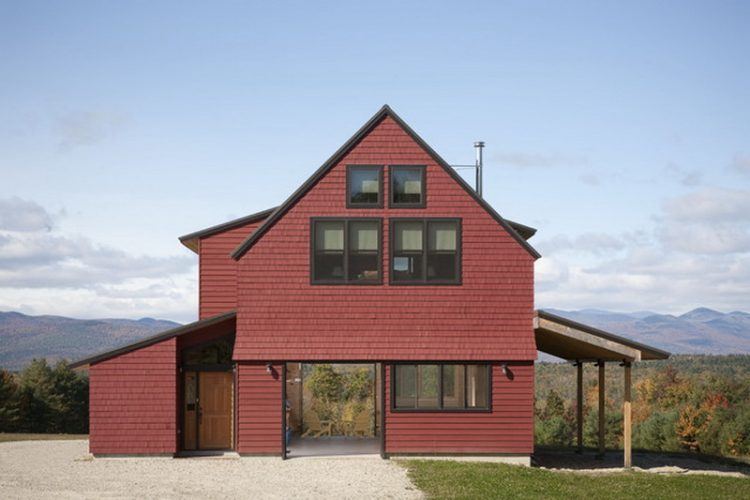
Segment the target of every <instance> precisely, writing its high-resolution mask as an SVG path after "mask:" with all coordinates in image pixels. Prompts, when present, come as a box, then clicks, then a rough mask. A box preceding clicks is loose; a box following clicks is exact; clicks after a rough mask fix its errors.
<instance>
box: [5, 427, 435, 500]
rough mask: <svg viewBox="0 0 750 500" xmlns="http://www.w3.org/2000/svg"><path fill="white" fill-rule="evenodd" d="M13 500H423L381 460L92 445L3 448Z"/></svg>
mask: <svg viewBox="0 0 750 500" xmlns="http://www.w3.org/2000/svg"><path fill="white" fill-rule="evenodd" d="M0 497H2V498H3V499H7V498H32V497H33V498H40V497H55V498H102V497H104V498H135V497H138V498H182V497H210V498H240V497H241V498H282V497H283V498H421V497H422V495H421V493H420V492H419V491H418V490H417V489H416V488H415V487H414V486H413V485H412V484H411V482H410V481H409V479H408V478H407V476H406V471H405V470H404V469H403V468H402V467H399V466H398V465H396V464H394V463H392V462H390V461H388V460H381V459H380V458H377V457H342V458H297V459H291V460H285V461H282V460H281V459H279V458H270V457H269V458H265V457H264V458H256V457H242V458H190V459H171V458H104V459H91V458H90V457H89V455H88V441H16V442H8V443H0Z"/></svg>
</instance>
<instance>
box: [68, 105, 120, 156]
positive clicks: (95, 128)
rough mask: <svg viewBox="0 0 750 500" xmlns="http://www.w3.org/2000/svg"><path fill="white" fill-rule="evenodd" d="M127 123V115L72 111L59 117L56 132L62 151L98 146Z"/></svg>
mask: <svg viewBox="0 0 750 500" xmlns="http://www.w3.org/2000/svg"><path fill="white" fill-rule="evenodd" d="M126 122H127V118H126V117H125V115H122V114H119V113H112V112H102V111H71V112H68V113H65V114H62V115H60V116H58V117H57V118H56V119H55V123H54V132H55V133H56V134H57V136H58V138H59V147H60V150H61V151H68V150H70V149H73V148H75V147H79V146H91V145H94V144H98V143H100V142H102V141H104V140H105V139H107V138H109V137H111V136H112V135H113V134H115V133H116V132H117V131H119V130H120V129H121V128H122V127H123V125H124V124H125V123H126Z"/></svg>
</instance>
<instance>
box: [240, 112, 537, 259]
mask: <svg viewBox="0 0 750 500" xmlns="http://www.w3.org/2000/svg"><path fill="white" fill-rule="evenodd" d="M387 116H390V117H391V118H392V119H393V120H394V121H395V122H396V123H397V124H398V125H399V126H400V127H401V128H402V129H403V130H404V131H405V132H406V133H407V134H408V135H409V136H410V137H411V138H412V139H413V140H414V141H415V142H416V143H417V145H419V146H420V147H421V148H422V149H424V150H425V151H426V152H427V154H429V155H430V156H431V157H432V158H433V160H435V162H436V163H437V164H438V165H440V166H441V167H442V168H443V169H444V170H445V171H446V172H447V173H448V174H449V175H450V176H451V177H452V178H453V180H455V181H456V182H457V183H458V184H459V185H460V186H461V187H463V188H464V190H465V191H466V192H467V193H468V194H469V195H470V196H471V197H472V198H474V200H475V201H476V202H477V203H479V205H480V206H481V207H482V208H484V209H485V211H487V213H489V214H490V215H491V216H492V218H493V219H495V221H497V222H498V224H500V225H501V226H502V227H503V228H504V229H505V230H506V231H507V232H508V234H510V236H511V237H512V238H513V239H515V240H516V241H517V242H518V243H519V244H520V245H521V246H522V247H523V248H524V249H525V250H526V251H527V252H529V254H531V256H532V257H534V258H535V259H538V258H539V257H541V254H539V252H537V251H536V250H535V249H534V247H532V246H531V245H530V244H529V243H528V242H527V241H526V240H525V239H524V238H523V236H521V235H520V234H519V233H518V231H516V229H515V228H514V227H513V226H512V225H511V224H509V223H508V222H507V221H506V220H505V219H503V218H502V216H500V214H499V213H497V211H495V209H494V208H493V207H492V206H491V205H490V204H489V203H487V201H486V200H484V199H483V198H481V197H479V196H478V195H477V193H476V191H475V190H474V189H473V188H472V187H471V186H469V184H468V183H467V182H466V181H465V180H464V179H463V178H461V176H460V175H458V173H456V171H455V170H454V169H453V168H452V167H451V166H450V164H448V162H446V161H445V160H444V159H443V158H442V157H441V156H440V155H439V154H437V152H436V151H435V150H434V149H432V147H431V146H430V145H429V144H427V142H425V140H424V139H422V138H421V137H420V136H419V135H418V134H417V133H416V132H415V131H414V130H413V129H412V128H411V127H410V126H409V125H407V124H406V122H405V121H404V120H403V119H401V117H400V116H398V115H397V114H396V112H395V111H393V109H391V107H390V106H388V104H384V105H383V106H382V107H381V108H380V109H379V110H378V112H377V113H375V114H374V115H373V116H372V117H371V118H370V119H369V120H367V122H365V124H364V125H362V127H360V128H359V130H357V132H355V133H354V135H352V136H351V137H350V138H349V139H348V140H347V141H346V142H345V143H344V144H343V145H342V146H341V147H340V148H339V149H338V150H336V152H335V153H334V154H333V155H331V157H330V158H328V160H326V161H325V163H323V165H321V166H320V167H319V168H318V169H317V170H316V171H315V172H314V173H313V174H312V175H311V176H310V177H309V178H308V179H307V180H306V181H305V182H304V183H303V184H302V185H301V186H300V187H299V188H297V189H296V190H295V191H294V192H293V193H292V194H291V196H289V198H287V199H286V200H285V201H284V203H282V204H281V205H279V207H278V208H277V209H276V210H275V211H274V212H273V213H272V214H271V215H269V216H268V218H267V219H266V220H265V222H263V224H261V225H260V226H259V227H258V228H257V229H256V230H255V231H253V232H252V234H250V235H248V237H247V238H245V240H244V241H242V243H240V244H239V245H238V246H237V248H235V249H234V251H232V253H231V254H230V256H231V257H232V258H233V259H235V260H239V259H240V257H242V256H243V255H244V254H245V252H247V251H248V250H249V249H250V247H252V246H253V245H254V244H255V242H256V241H258V240H259V239H260V238H261V237H262V236H263V234H265V232H266V231H268V230H269V229H270V228H271V227H272V226H273V225H274V224H275V223H276V222H277V221H278V220H279V219H281V217H282V216H283V215H284V214H285V213H286V211H287V210H289V209H290V208H291V207H292V206H293V205H294V204H295V203H296V202H297V201H298V200H299V199H300V198H301V197H302V196H304V194H305V193H306V192H307V191H308V190H309V189H311V188H312V187H313V186H314V185H315V184H316V183H317V182H318V181H319V180H320V179H321V178H322V177H323V176H324V175H325V174H326V173H327V172H328V170H330V169H331V168H333V167H334V166H335V165H336V164H337V163H338V161H339V160H340V159H341V158H342V157H343V156H344V155H345V154H346V153H347V152H348V151H349V150H351V148H353V147H354V146H355V145H356V144H357V143H358V142H359V141H360V140H362V139H363V138H364V137H365V135H367V133H369V132H370V130H372V129H373V128H374V127H375V126H376V125H378V124H379V123H380V122H381V121H382V120H383V119H385V117H387Z"/></svg>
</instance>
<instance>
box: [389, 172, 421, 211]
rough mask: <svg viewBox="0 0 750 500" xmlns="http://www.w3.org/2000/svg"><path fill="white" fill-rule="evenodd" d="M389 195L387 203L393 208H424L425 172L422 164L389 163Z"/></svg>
mask: <svg viewBox="0 0 750 500" xmlns="http://www.w3.org/2000/svg"><path fill="white" fill-rule="evenodd" d="M389 172H390V176H391V197H390V203H389V205H390V206H391V207H394V208H424V206H425V201H426V200H425V198H426V195H425V193H426V191H425V180H426V179H425V172H426V169H425V167H424V166H418V165H391V166H390V167H389Z"/></svg>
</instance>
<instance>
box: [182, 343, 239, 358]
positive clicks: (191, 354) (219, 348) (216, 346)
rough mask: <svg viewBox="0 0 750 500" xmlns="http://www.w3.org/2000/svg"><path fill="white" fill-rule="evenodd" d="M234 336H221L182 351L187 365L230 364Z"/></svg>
mask: <svg viewBox="0 0 750 500" xmlns="http://www.w3.org/2000/svg"><path fill="white" fill-rule="evenodd" d="M233 345H234V338H221V339H218V340H215V341H213V342H209V343H206V344H201V345H199V346H197V347H191V348H188V349H185V350H184V351H183V352H182V362H183V364H185V365H230V364H232V346H233Z"/></svg>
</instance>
